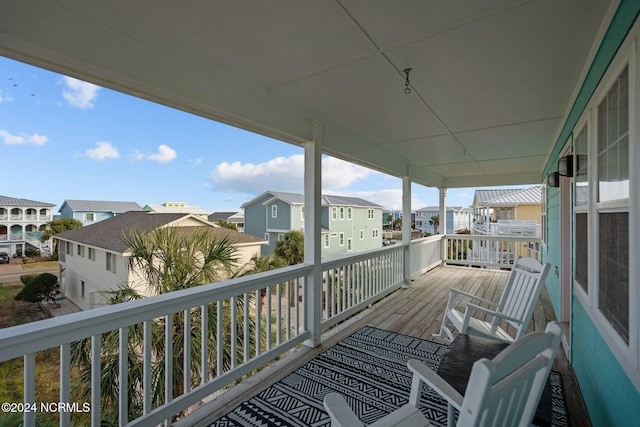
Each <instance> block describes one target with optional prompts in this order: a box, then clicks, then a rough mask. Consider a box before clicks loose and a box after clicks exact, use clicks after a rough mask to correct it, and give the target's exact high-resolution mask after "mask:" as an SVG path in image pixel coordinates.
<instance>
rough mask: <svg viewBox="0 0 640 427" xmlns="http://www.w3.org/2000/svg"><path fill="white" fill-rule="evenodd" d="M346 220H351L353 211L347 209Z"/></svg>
mask: <svg viewBox="0 0 640 427" xmlns="http://www.w3.org/2000/svg"><path fill="white" fill-rule="evenodd" d="M347 219H348V220H349V221H351V220H352V219H353V211H352V209H351V208H347Z"/></svg>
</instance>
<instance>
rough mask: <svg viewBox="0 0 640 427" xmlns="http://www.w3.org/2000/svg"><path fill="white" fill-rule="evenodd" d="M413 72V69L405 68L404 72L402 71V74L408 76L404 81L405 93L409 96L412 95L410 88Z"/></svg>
mask: <svg viewBox="0 0 640 427" xmlns="http://www.w3.org/2000/svg"><path fill="white" fill-rule="evenodd" d="M411 70H413V68H405V69H404V70H402V72H403V73H404V75H405V76H406V79H405V81H404V93H406V94H407V95H409V94H410V93H411V88H410V87H409V73H410V72H411Z"/></svg>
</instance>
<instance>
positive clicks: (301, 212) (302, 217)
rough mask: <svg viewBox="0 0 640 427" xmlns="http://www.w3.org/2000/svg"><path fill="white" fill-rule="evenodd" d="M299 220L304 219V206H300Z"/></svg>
mask: <svg viewBox="0 0 640 427" xmlns="http://www.w3.org/2000/svg"><path fill="white" fill-rule="evenodd" d="M300 220H301V221H304V206H300Z"/></svg>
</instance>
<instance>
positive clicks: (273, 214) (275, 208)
mask: <svg viewBox="0 0 640 427" xmlns="http://www.w3.org/2000/svg"><path fill="white" fill-rule="evenodd" d="M271 218H278V205H272V206H271Z"/></svg>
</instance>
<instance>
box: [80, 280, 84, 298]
mask: <svg viewBox="0 0 640 427" xmlns="http://www.w3.org/2000/svg"><path fill="white" fill-rule="evenodd" d="M84 292H85V284H84V280H81V281H80V298H82V299H84Z"/></svg>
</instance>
